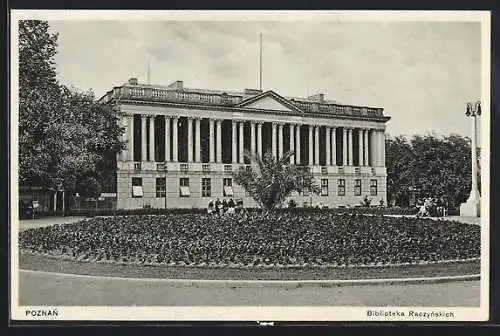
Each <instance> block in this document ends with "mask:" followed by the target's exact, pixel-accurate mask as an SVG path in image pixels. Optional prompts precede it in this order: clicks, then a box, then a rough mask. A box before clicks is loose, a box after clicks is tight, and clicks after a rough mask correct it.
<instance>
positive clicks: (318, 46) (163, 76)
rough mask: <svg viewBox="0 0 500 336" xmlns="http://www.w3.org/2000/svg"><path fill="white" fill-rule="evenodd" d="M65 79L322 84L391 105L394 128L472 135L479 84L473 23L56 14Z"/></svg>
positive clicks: (99, 86) (357, 101)
mask: <svg viewBox="0 0 500 336" xmlns="http://www.w3.org/2000/svg"><path fill="white" fill-rule="evenodd" d="M49 24H50V26H51V29H52V31H53V32H57V33H58V34H59V39H58V43H59V44H58V55H57V57H56V66H57V72H58V79H59V80H60V81H61V83H63V84H66V85H69V86H74V87H76V88H78V89H80V90H83V91H87V90H89V89H92V90H93V91H94V92H95V94H96V96H97V97H100V96H102V95H103V94H104V93H106V91H108V90H110V89H112V87H113V86H119V85H121V84H123V83H125V82H126V81H127V80H128V79H129V78H131V77H137V78H138V79H139V82H143V83H147V68H148V62H149V63H150V82H151V84H161V85H168V84H170V83H172V82H174V81H176V80H181V81H183V82H184V86H186V87H190V88H203V89H215V90H218V89H221V90H228V91H242V90H243V89H245V88H258V87H259V34H261V33H262V35H263V43H262V47H263V61H262V69H263V71H262V87H263V89H264V90H268V89H271V90H274V91H275V92H276V93H278V94H280V95H282V96H295V97H307V96H310V95H313V94H316V93H324V94H325V98H326V99H331V100H336V101H338V102H340V103H344V104H351V105H363V106H373V107H382V108H384V114H385V115H387V116H390V117H391V120H390V121H389V122H388V123H387V133H389V134H390V135H392V136H395V135H407V136H411V135H413V134H426V133H430V132H434V133H436V134H438V135H447V134H451V133H458V134H461V135H465V136H470V128H471V127H470V122H471V121H470V120H469V118H466V117H465V115H464V112H465V106H466V103H467V102H469V101H476V100H477V99H479V97H480V92H481V87H480V85H481V78H480V75H481V73H480V72H481V71H480V70H481V52H480V51H481V50H480V48H481V45H480V43H481V26H480V24H479V23H474V22H352V21H346V22H342V21H321V20H318V21H298V22H293V21H265V22H256V21H251V22H245V21H233V22H231V21H225V22H224V21H148V22H139V21H49Z"/></svg>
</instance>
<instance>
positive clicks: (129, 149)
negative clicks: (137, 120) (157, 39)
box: [126, 114, 134, 161]
mask: <svg viewBox="0 0 500 336" xmlns="http://www.w3.org/2000/svg"><path fill="white" fill-rule="evenodd" d="M126 118H127V123H128V127H127V133H128V134H127V141H128V142H127V160H128V161H134V115H133V114H132V115H128V116H127V117H126Z"/></svg>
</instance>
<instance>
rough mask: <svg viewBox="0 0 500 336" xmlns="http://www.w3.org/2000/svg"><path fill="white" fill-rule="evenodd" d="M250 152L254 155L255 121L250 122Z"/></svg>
mask: <svg viewBox="0 0 500 336" xmlns="http://www.w3.org/2000/svg"><path fill="white" fill-rule="evenodd" d="M250 153H251V155H252V157H253V156H254V155H255V121H251V122H250Z"/></svg>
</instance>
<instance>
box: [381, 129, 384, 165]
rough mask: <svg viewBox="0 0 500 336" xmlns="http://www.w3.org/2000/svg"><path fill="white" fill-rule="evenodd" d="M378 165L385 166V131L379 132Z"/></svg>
mask: <svg viewBox="0 0 500 336" xmlns="http://www.w3.org/2000/svg"><path fill="white" fill-rule="evenodd" d="M380 153H381V154H380V165H381V166H382V167H385V132H384V130H382V131H381V132H380Z"/></svg>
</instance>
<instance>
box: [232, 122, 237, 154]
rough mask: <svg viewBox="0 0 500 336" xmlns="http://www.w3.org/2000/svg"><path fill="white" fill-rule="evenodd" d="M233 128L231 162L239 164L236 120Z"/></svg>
mask: <svg viewBox="0 0 500 336" xmlns="http://www.w3.org/2000/svg"><path fill="white" fill-rule="evenodd" d="M231 126H232V133H231V149H232V152H231V162H232V163H237V162H238V153H237V147H236V146H237V142H236V126H237V125H236V120H233V121H232V122H231Z"/></svg>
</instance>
